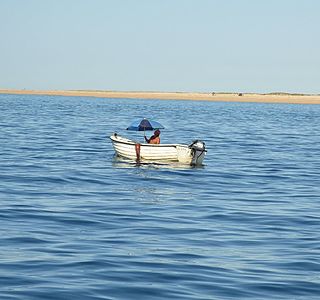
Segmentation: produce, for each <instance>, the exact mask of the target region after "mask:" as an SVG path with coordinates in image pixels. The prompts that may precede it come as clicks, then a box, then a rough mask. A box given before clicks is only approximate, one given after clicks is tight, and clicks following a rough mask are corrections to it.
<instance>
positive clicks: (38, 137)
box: [0, 95, 320, 300]
mask: <svg viewBox="0 0 320 300" xmlns="http://www.w3.org/2000/svg"><path fill="white" fill-rule="evenodd" d="M0 108H1V109H0V144H1V148H0V149H1V150H0V204H1V210H0V231H1V235H0V299H15V300H16V299H19V300H20V299H24V300H29V299H41V300H42V299H57V300H59V299H77V300H78V299H80V300H81V299H90V300H91V299H239V298H240V299H319V297H320V135H319V132H320V122H319V120H320V106H316V105H314V106H312V105H286V104H281V105H279V104H250V103H222V102H216V103H209V102H194V101H160V100H129V99H97V98H85V97H83V98H81V97H79V98H78V97H74V98H73V97H50V96H23V95H0ZM141 116H146V117H152V118H154V119H156V120H157V121H159V122H161V123H162V124H163V125H165V127H166V130H163V131H162V135H161V139H162V142H164V143H166V142H167V143H170V142H177V143H187V144H189V143H190V142H191V141H192V140H193V139H203V140H204V141H205V142H206V145H207V149H208V155H207V157H206V159H205V161H204V162H205V165H204V166H203V167H199V168H191V167H188V166H184V165H179V164H166V165H159V164H142V165H136V164H135V163H131V162H127V161H123V160H119V159H117V158H115V157H114V151H113V149H112V145H111V143H110V140H109V139H108V136H109V135H110V134H112V133H113V132H114V131H116V132H118V133H119V134H123V135H126V136H129V137H131V138H135V139H140V138H141V140H142V134H141V133H135V132H126V131H125V130H124V129H125V128H126V127H127V126H128V125H129V124H130V122H131V121H132V120H133V119H135V118H136V117H141Z"/></svg>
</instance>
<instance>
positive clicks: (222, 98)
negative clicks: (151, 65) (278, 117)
mask: <svg viewBox="0 0 320 300" xmlns="http://www.w3.org/2000/svg"><path fill="white" fill-rule="evenodd" d="M0 94H16V95H48V96H73V97H79V96H80V97H97V98H127V99H159V100H193V101H213V102H255V103H286V104H320V95H313V94H306V95H305V94H303V95H301V94H289V93H274V94H258V93H242V94H238V93H219V92H217V93H214V95H213V94H212V93H198V92H194V93H193V92H135V91H132V92H131V91H127V92H120V91H94V90H92V91H91V90H46V91H45V90H13V89H0Z"/></svg>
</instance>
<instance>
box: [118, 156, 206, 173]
mask: <svg viewBox="0 0 320 300" xmlns="http://www.w3.org/2000/svg"><path fill="white" fill-rule="evenodd" d="M112 166H113V167H115V168H124V169H131V168H148V169H176V170H188V169H195V168H197V169H199V168H200V169H201V168H204V167H205V166H204V165H190V164H188V163H181V162H177V161H161V162H159V161H134V160H132V159H129V158H125V157H122V156H118V155H117V154H115V155H114V157H113V161H112Z"/></svg>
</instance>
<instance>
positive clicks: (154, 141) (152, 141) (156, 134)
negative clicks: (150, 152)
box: [144, 129, 160, 144]
mask: <svg viewBox="0 0 320 300" xmlns="http://www.w3.org/2000/svg"><path fill="white" fill-rule="evenodd" d="M144 139H145V140H146V142H147V143H148V144H160V130H159V129H157V130H155V132H154V134H153V136H151V137H150V138H149V139H148V138H147V137H146V136H144Z"/></svg>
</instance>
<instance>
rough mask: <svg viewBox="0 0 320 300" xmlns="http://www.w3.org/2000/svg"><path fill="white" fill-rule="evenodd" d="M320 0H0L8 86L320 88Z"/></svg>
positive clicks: (0, 54) (0, 77) (1, 78)
mask: <svg viewBox="0 0 320 300" xmlns="http://www.w3.org/2000/svg"><path fill="white" fill-rule="evenodd" d="M319 12H320V1H318V0H299V1H297V0H265V1H263V0H86V1H85V0H28V1H24V0H1V1H0V36H1V47H0V69H1V72H0V88H14V89H24V88H25V89H91V90H119V91H142V90H143V91H198V92H210V91H229V92H240V91H242V92H273V91H284V92H303V93H320V38H319V37H320V18H319Z"/></svg>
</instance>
